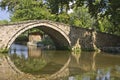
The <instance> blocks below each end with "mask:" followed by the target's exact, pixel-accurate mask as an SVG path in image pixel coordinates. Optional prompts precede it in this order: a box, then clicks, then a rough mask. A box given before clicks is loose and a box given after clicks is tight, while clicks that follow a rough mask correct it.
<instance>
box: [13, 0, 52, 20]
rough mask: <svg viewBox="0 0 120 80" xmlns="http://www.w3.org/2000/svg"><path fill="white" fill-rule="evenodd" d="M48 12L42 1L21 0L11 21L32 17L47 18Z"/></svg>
mask: <svg viewBox="0 0 120 80" xmlns="http://www.w3.org/2000/svg"><path fill="white" fill-rule="evenodd" d="M49 17H50V12H49V10H48V9H47V8H46V7H45V6H44V5H43V3H42V1H34V0H30V1H29V2H28V0H23V1H21V4H19V7H18V9H17V10H15V11H14V13H13V16H12V17H11V20H12V21H23V20H33V19H49Z"/></svg>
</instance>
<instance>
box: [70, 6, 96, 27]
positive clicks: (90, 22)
mask: <svg viewBox="0 0 120 80" xmlns="http://www.w3.org/2000/svg"><path fill="white" fill-rule="evenodd" d="M70 24H71V25H75V26H80V27H83V28H95V25H94V24H95V19H94V18H91V15H90V14H89V13H88V8H86V7H85V6H83V7H77V8H75V9H74V11H73V13H71V14H70Z"/></svg>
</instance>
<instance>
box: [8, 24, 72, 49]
mask: <svg viewBox="0 0 120 80" xmlns="http://www.w3.org/2000/svg"><path fill="white" fill-rule="evenodd" d="M54 24H55V23H53V24H52V23H47V22H39V23H29V24H28V23H27V24H25V25H23V26H22V27H20V28H18V29H17V30H16V32H15V33H13V36H12V37H10V39H9V41H8V43H7V44H6V47H7V49H9V48H10V46H11V44H12V43H13V42H14V41H15V39H16V38H17V37H18V36H19V35H20V34H22V33H23V32H25V31H26V30H29V29H32V28H35V27H36V28H39V29H41V30H42V31H43V32H45V33H47V34H48V35H49V36H50V37H51V38H52V40H53V42H54V43H55V46H56V48H57V49H65V48H67V49H68V48H71V42H70V39H69V36H68V35H67V34H66V32H65V31H63V30H62V29H61V28H59V27H58V26H57V25H54Z"/></svg>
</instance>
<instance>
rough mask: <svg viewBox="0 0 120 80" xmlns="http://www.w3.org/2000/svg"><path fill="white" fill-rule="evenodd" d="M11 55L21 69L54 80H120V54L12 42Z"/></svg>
mask: <svg viewBox="0 0 120 80" xmlns="http://www.w3.org/2000/svg"><path fill="white" fill-rule="evenodd" d="M9 53H10V56H11V59H12V60H13V62H14V64H15V65H16V66H17V68H19V69H20V70H21V71H23V72H25V73H30V74H33V75H35V76H37V77H38V76H39V77H49V78H50V79H55V80H120V55H111V54H107V53H97V52H81V53H80V52H79V53H74V52H68V51H44V50H41V49H40V48H37V47H32V46H29V47H26V46H24V45H17V44H13V45H12V46H11V48H10V51H9Z"/></svg>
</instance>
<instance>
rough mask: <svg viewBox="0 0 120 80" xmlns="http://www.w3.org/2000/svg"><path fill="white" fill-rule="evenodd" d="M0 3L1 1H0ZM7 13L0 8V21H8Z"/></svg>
mask: <svg viewBox="0 0 120 80" xmlns="http://www.w3.org/2000/svg"><path fill="white" fill-rule="evenodd" d="M0 2H1V0H0ZM9 15H10V14H9V12H7V10H1V8H0V20H9Z"/></svg>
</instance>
